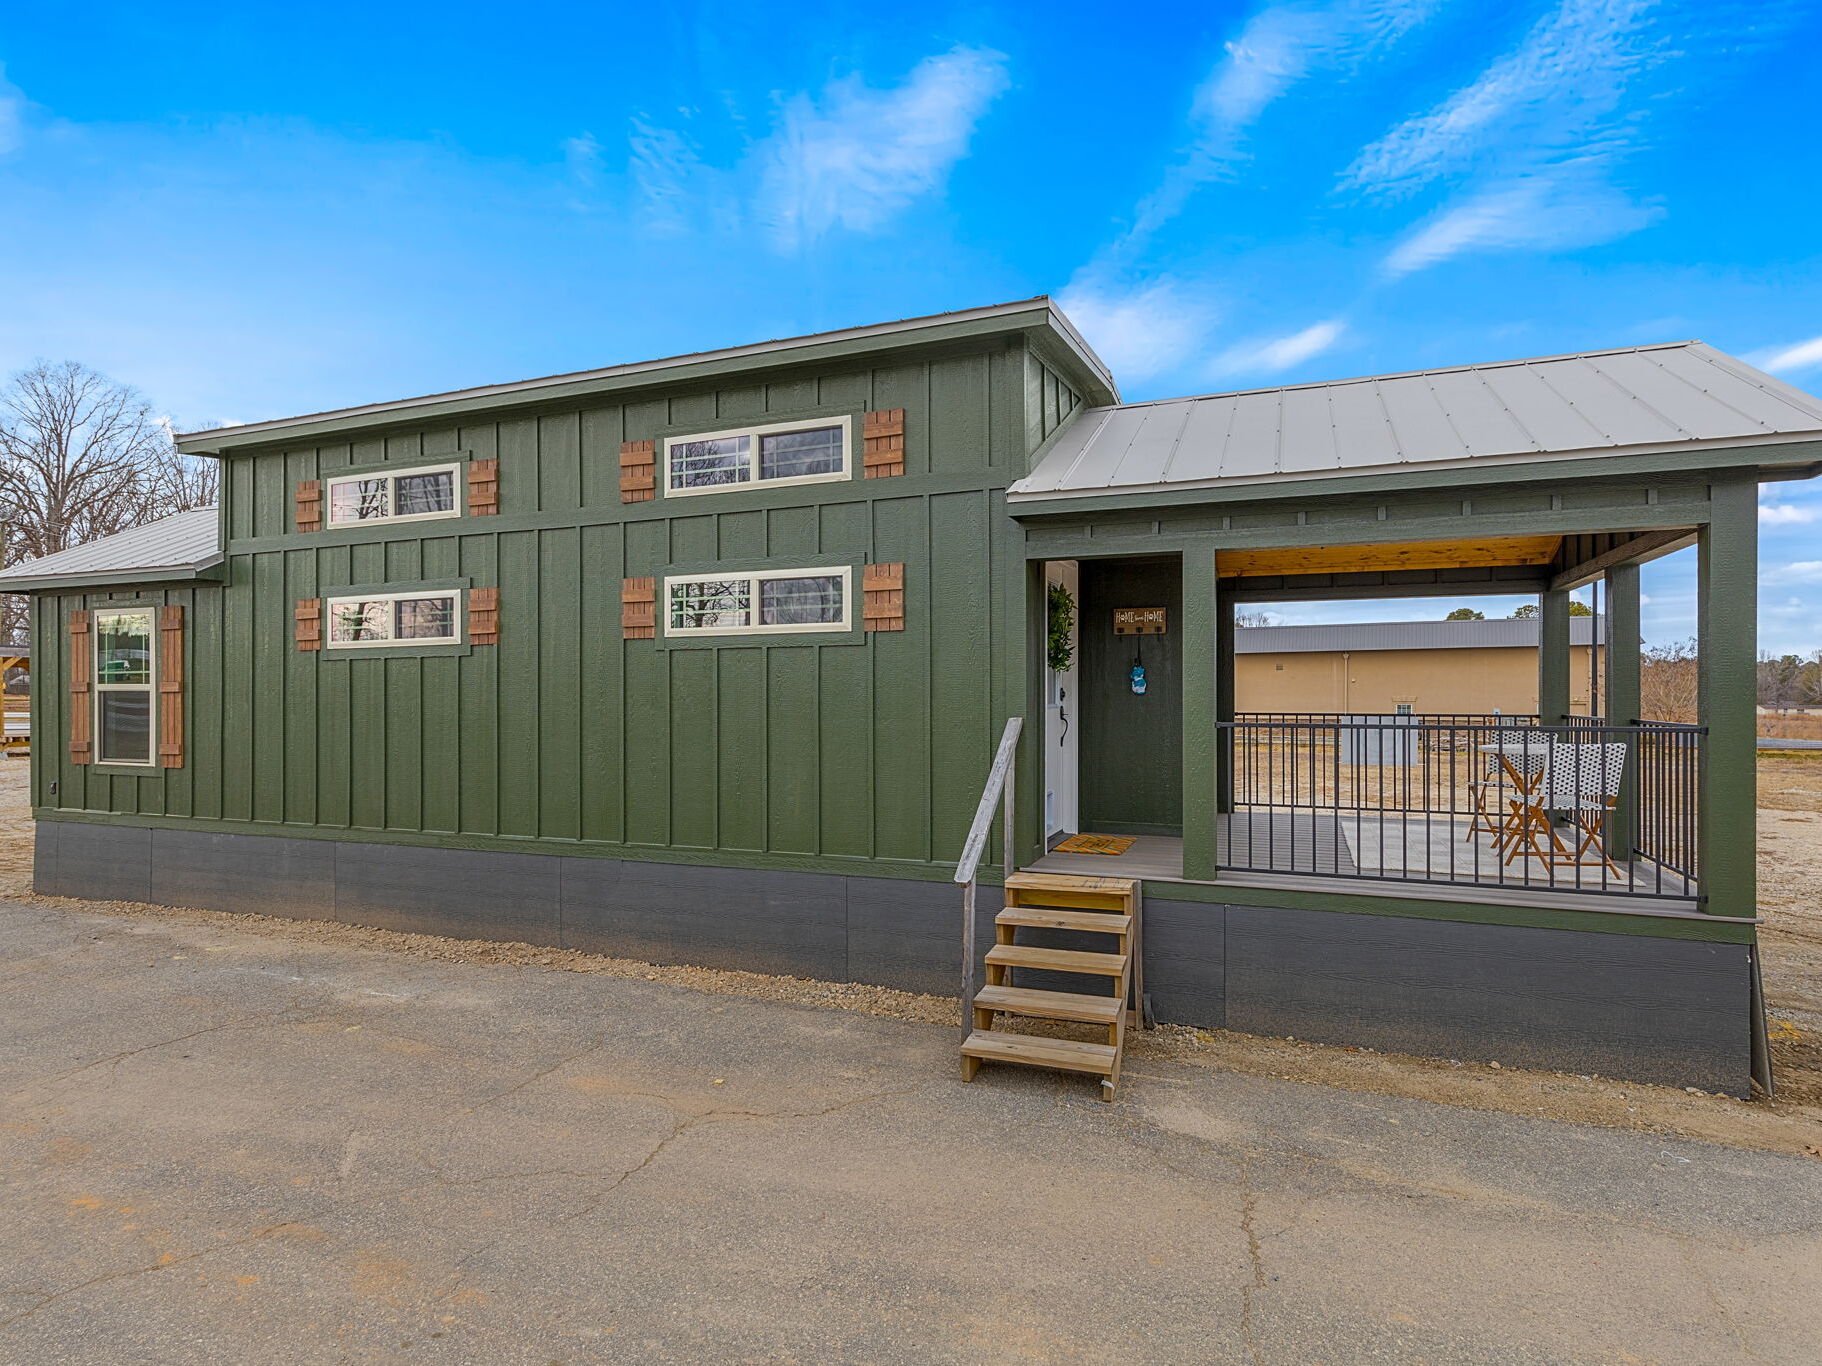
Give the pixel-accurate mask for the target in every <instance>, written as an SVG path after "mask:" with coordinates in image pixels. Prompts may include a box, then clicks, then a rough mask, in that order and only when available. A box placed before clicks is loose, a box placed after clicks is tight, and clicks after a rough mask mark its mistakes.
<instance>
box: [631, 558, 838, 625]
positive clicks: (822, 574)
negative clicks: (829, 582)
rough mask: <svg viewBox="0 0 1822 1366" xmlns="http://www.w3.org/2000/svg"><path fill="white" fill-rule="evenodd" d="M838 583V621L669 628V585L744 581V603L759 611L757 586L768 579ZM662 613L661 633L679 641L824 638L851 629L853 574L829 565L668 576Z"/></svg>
mask: <svg viewBox="0 0 1822 1366" xmlns="http://www.w3.org/2000/svg"><path fill="white" fill-rule="evenodd" d="M827 578H839V579H840V580H841V619H840V620H839V621H801V622H789V623H786V624H783V625H777V626H761V625H758V624H757V623H753V624H749V625H746V626H673V625H672V624H671V585H672V584H678V583H701V582H702V581H703V580H704V579H721V580H726V579H746V580H747V581H748V587H747V592H748V594H749V597H748V601H750V602H751V603H752V609H751V610H752V611H753V612H755V613H756V612H758V611H759V585H760V584H761V583H763V582H765V581H766V580H768V579H827ZM659 608H660V610H661V611H662V612H663V614H664V634H665V635H667V636H676V637H678V638H679V639H684V640H693V639H695V638H696V637H697V636H801V635H811V634H823V635H826V634H828V633H830V632H834V631H847V630H852V629H853V620H854V571H853V569H852V568H851V567H850V566H848V565H845V564H844V565H831V566H828V567H827V568H822V569H754V570H739V569H736V570H733V571H731V572H728V571H723V570H719V569H714V570H706V571H704V572H703V573H700V574H671V575H668V576H666V578H665V580H664V600H663V602H662V603H660V604H659Z"/></svg>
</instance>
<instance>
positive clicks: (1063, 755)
mask: <svg viewBox="0 0 1822 1366" xmlns="http://www.w3.org/2000/svg"><path fill="white" fill-rule="evenodd" d="M1058 588H1061V589H1062V590H1063V591H1064V592H1066V593H1068V594H1069V597H1070V601H1071V602H1073V603H1074V604H1075V608H1076V625H1075V628H1074V629H1073V630H1072V631H1071V632H1070V640H1069V643H1070V645H1071V647H1072V651H1073V657H1072V659H1071V661H1070V666H1069V668H1067V669H1065V670H1061V671H1059V670H1056V669H1052V668H1051V667H1050V664H1049V659H1048V657H1046V659H1045V663H1044V837H1045V840H1046V842H1047V843H1048V842H1049V841H1050V840H1052V839H1054V838H1055V837H1056V836H1059V835H1073V834H1075V833H1076V831H1077V829H1078V825H1077V822H1078V821H1079V820H1080V805H1079V802H1078V796H1079V781H1078V771H1079V765H1078V759H1077V756H1078V754H1079V753H1080V742H1081V736H1082V708H1081V703H1080V700H1079V697H1078V691H1077V688H1076V679H1077V675H1078V674H1079V673H1080V670H1081V663H1082V661H1081V658H1080V653H1079V647H1080V640H1081V578H1080V575H1079V574H1078V572H1077V568H1076V562H1075V561H1074V560H1051V561H1049V562H1047V563H1046V564H1045V565H1044V596H1045V604H1044V605H1045V620H1046V622H1048V621H1049V616H1050V612H1049V608H1050V599H1051V597H1052V596H1053V590H1055V589H1058ZM1046 646H1048V634H1047V635H1046ZM1045 654H1046V656H1048V654H1049V650H1048V648H1046V650H1045Z"/></svg>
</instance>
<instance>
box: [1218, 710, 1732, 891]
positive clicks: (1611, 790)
mask: <svg viewBox="0 0 1822 1366" xmlns="http://www.w3.org/2000/svg"><path fill="white" fill-rule="evenodd" d="M1218 734H1219V744H1220V746H1221V753H1222V758H1223V760H1224V761H1225V762H1224V770H1225V773H1226V775H1227V777H1226V782H1225V784H1224V791H1223V803H1222V804H1223V808H1224V810H1223V813H1222V815H1221V817H1220V821H1221V824H1220V828H1219V830H1218V832H1217V840H1216V860H1217V866H1218V867H1219V868H1221V869H1223V870H1228V871H1237V872H1249V873H1288V874H1297V875H1303V876H1316V877H1342V878H1357V879H1373V880H1391V881H1398V882H1424V883H1443V884H1452V885H1462V886H1487V885H1495V886H1502V887H1509V888H1522V889H1529V890H1537V891H1563V892H1575V893H1585V894H1593V895H1602V896H1648V897H1666V898H1672V899H1676V900H1680V901H1694V900H1699V899H1700V888H1699V881H1700V870H1699V868H1698V867H1697V864H1696V851H1697V844H1698V840H1697V834H1698V821H1699V815H1700V813H1699V810H1698V807H1697V801H1696V793H1697V786H1696V780H1697V776H1698V772H1699V768H1700V763H1701V748H1702V745H1703V742H1704V740H1705V737H1706V732H1705V731H1704V730H1703V729H1702V728H1701V727H1698V726H1677V725H1670V724H1666V723H1661V722H1636V723H1634V724H1632V725H1629V726H1612V725H1608V724H1606V723H1605V722H1604V721H1603V720H1601V719H1600V718H1598V717H1570V718H1567V719H1566V720H1565V722H1564V724H1561V725H1553V726H1545V725H1541V724H1539V722H1538V719H1537V718H1536V717H1534V716H1500V715H1497V714H1493V713H1488V714H1484V715H1471V716H1448V717H1439V716H1403V715H1398V716H1387V715H1380V716H1371V717H1368V716H1359V715H1350V716H1336V715H1327V716H1322V715H1315V714H1309V713H1301V714H1294V715H1293V714H1270V715H1267V714H1261V713H1249V714H1248V715H1246V716H1244V717H1242V718H1240V719H1236V720H1234V721H1231V722H1223V723H1221V725H1220V726H1219V728H1218Z"/></svg>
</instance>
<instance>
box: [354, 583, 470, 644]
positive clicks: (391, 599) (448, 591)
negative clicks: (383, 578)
mask: <svg viewBox="0 0 1822 1366" xmlns="http://www.w3.org/2000/svg"><path fill="white" fill-rule="evenodd" d="M425 598H453V599H454V600H455V610H454V611H453V612H451V613H450V616H449V624H450V626H451V628H452V629H453V631H454V634H453V635H447V636H410V637H406V638H401V637H398V636H393V637H390V638H389V639H386V640H336V639H334V638H333V637H334V635H335V605H336V604H337V603H338V602H385V603H399V602H419V601H422V600H423V599H425ZM464 608H465V599H464V597H463V594H462V590H461V589H459V588H427V589H424V590H423V591H421V592H414V593H346V594H344V595H343V596H341V597H339V598H327V599H325V600H324V602H323V648H324V649H325V650H411V649H416V648H417V647H418V646H420V645H461V644H463V643H465V642H466V640H467V631H466V627H467V624H468V614H467V612H466V611H465V610H464ZM393 621H394V623H395V624H396V623H397V621H398V617H397V614H396V613H395V614H394V616H393Z"/></svg>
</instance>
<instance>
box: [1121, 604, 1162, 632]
mask: <svg viewBox="0 0 1822 1366" xmlns="http://www.w3.org/2000/svg"><path fill="white" fill-rule="evenodd" d="M1113 633H1114V634H1115V635H1116V636H1161V635H1163V634H1164V609H1163V608H1162V607H1116V608H1114V609H1113Z"/></svg>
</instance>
